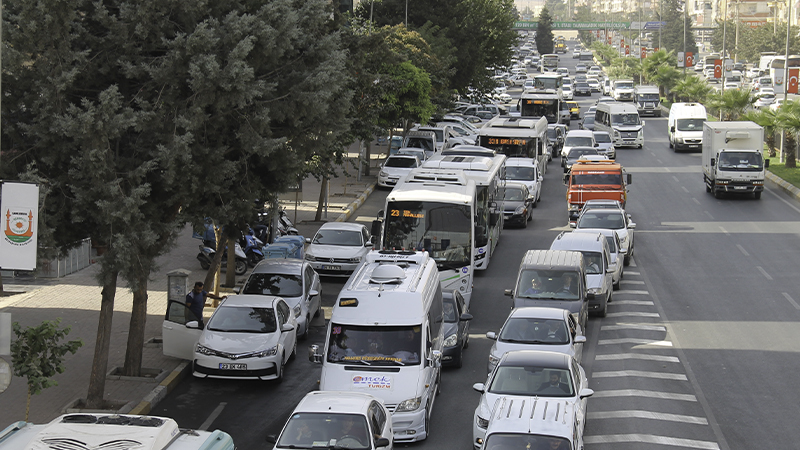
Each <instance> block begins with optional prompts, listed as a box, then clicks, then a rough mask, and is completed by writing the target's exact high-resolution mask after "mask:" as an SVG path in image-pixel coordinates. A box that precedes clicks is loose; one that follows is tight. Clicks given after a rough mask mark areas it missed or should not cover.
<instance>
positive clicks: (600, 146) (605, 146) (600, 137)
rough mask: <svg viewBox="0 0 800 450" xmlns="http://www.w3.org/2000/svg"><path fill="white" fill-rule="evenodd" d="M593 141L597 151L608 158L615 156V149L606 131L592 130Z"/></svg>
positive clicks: (614, 157)
mask: <svg viewBox="0 0 800 450" xmlns="http://www.w3.org/2000/svg"><path fill="white" fill-rule="evenodd" d="M592 133H593V134H594V141H595V142H596V143H597V152H598V153H600V154H601V155H604V156H605V157H607V158H608V159H616V158H617V149H615V148H614V141H613V140H612V139H611V135H610V134H608V132H607V131H593V132H592Z"/></svg>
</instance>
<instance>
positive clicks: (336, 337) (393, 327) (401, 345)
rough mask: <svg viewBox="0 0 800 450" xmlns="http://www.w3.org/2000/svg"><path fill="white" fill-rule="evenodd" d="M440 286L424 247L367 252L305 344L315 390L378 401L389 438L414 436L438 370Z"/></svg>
mask: <svg viewBox="0 0 800 450" xmlns="http://www.w3.org/2000/svg"><path fill="white" fill-rule="evenodd" d="M442 314H443V305H442V289H441V287H440V284H439V271H438V269H437V268H436V262H435V261H434V260H433V258H431V257H430V256H429V255H428V253H427V252H407V251H401V252H395V251H387V250H382V251H373V252H370V253H369V254H368V255H367V257H366V258H365V259H364V261H362V263H361V264H360V265H359V267H358V268H357V269H356V270H355V272H353V275H352V276H351V277H350V279H349V280H348V281H347V284H346V285H345V286H344V288H342V290H341V292H339V297H338V299H337V300H336V303H335V304H334V306H333V312H332V314H331V319H330V321H329V323H328V339H327V342H326V343H325V345H324V348H321V346H319V345H312V346H311V347H310V348H309V359H311V361H312V362H316V363H321V364H322V374H321V375H320V384H319V388H320V390H322V391H356V392H366V393H369V394H372V395H374V396H376V397H378V398H380V399H382V400H383V401H384V403H385V404H386V408H387V409H388V410H389V411H390V412H391V413H392V424H393V429H394V441H395V442H413V441H421V440H423V439H425V438H426V437H428V433H429V432H430V429H429V427H430V425H429V424H430V422H429V419H430V416H431V411H432V409H433V403H434V400H435V398H436V391H437V390H438V389H439V380H440V376H441V358H442V346H443V340H444V339H443V329H442V320H443V316H442Z"/></svg>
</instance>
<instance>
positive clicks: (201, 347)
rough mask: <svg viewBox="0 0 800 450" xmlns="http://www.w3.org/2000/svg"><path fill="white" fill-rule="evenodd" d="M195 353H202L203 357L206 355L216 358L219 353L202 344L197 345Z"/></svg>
mask: <svg viewBox="0 0 800 450" xmlns="http://www.w3.org/2000/svg"><path fill="white" fill-rule="evenodd" d="M194 351H196V352H197V353H200V354H201V355H206V356H214V355H216V354H217V352H215V351H214V350H211V349H210V348H208V347H206V346H204V345H201V344H197V347H195V349H194Z"/></svg>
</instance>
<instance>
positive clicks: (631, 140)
mask: <svg viewBox="0 0 800 450" xmlns="http://www.w3.org/2000/svg"><path fill="white" fill-rule="evenodd" d="M594 131H606V132H608V134H610V135H611V137H612V138H613V139H614V148H620V147H636V148H642V147H644V121H643V120H641V119H640V118H639V111H638V110H637V109H636V105H634V104H631V103H620V102H614V103H605V102H601V103H599V104H598V105H597V110H595V112H594Z"/></svg>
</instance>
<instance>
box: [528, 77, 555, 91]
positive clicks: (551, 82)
mask: <svg viewBox="0 0 800 450" xmlns="http://www.w3.org/2000/svg"><path fill="white" fill-rule="evenodd" d="M558 84H559V83H558V78H550V77H536V78H534V79H533V87H534V88H535V89H558V87H559V86H558Z"/></svg>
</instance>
